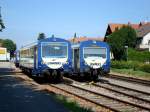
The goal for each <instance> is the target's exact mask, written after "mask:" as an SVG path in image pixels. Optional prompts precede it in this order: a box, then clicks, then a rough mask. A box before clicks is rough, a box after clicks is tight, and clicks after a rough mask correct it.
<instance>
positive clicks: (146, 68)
mask: <svg viewBox="0 0 150 112" xmlns="http://www.w3.org/2000/svg"><path fill="white" fill-rule="evenodd" d="M140 70H141V71H144V72H148V73H150V64H143V65H142V66H140Z"/></svg>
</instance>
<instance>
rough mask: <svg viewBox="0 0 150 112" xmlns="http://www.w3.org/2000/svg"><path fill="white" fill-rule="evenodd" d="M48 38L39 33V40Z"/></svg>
mask: <svg viewBox="0 0 150 112" xmlns="http://www.w3.org/2000/svg"><path fill="white" fill-rule="evenodd" d="M45 38H46V36H45V34H44V33H39V36H38V40H41V39H45Z"/></svg>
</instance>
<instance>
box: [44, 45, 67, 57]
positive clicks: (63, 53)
mask: <svg viewBox="0 0 150 112" xmlns="http://www.w3.org/2000/svg"><path fill="white" fill-rule="evenodd" d="M42 57H60V58H65V57H67V43H56V42H54V43H43V44H42Z"/></svg>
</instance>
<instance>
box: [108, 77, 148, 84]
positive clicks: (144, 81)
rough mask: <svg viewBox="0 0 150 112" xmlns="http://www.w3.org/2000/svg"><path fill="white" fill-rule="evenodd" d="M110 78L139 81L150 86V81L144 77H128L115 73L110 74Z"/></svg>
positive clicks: (138, 82)
mask: <svg viewBox="0 0 150 112" xmlns="http://www.w3.org/2000/svg"><path fill="white" fill-rule="evenodd" d="M108 78H112V79H117V80H123V81H127V82H132V83H137V84H142V85H145V86H150V81H148V80H144V79H138V78H133V77H127V76H120V75H115V74H110V75H109V76H108Z"/></svg>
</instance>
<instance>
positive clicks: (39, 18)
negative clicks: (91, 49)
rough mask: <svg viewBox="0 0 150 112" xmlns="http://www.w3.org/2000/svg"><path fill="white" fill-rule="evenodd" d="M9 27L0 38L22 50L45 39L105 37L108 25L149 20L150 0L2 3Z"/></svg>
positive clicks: (18, 0)
mask: <svg viewBox="0 0 150 112" xmlns="http://www.w3.org/2000/svg"><path fill="white" fill-rule="evenodd" d="M0 6H1V7H2V10H1V13H2V19H3V21H4V24H5V26H6V29H4V30H3V32H0V38H2V39H7V38H8V39H12V40H13V41H14V42H15V43H16V44H17V48H18V49H19V48H20V47H21V46H23V45H26V44H29V43H32V42H35V41H36V40H37V37H38V34H39V33H45V35H46V37H51V35H53V34H54V35H55V37H60V38H65V39H68V38H71V37H73V35H74V33H75V32H76V33H77V36H87V37H104V35H105V32H106V28H107V26H108V24H109V23H128V22H130V23H139V22H140V21H149V20H150V0H0Z"/></svg>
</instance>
